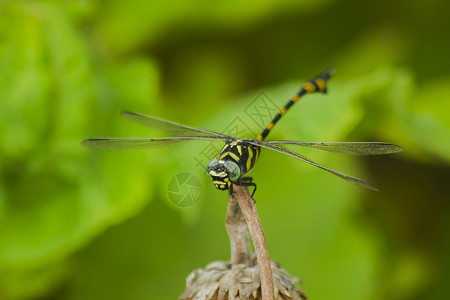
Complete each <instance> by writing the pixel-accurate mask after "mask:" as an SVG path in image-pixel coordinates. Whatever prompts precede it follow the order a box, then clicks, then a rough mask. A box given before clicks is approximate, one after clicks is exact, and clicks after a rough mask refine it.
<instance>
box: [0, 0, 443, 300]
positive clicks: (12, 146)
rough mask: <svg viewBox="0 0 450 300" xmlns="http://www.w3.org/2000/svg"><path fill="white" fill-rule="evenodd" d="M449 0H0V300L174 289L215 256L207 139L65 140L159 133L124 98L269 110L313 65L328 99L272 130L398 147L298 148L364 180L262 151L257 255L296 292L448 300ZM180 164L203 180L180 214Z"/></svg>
mask: <svg viewBox="0 0 450 300" xmlns="http://www.w3.org/2000/svg"><path fill="white" fill-rule="evenodd" d="M448 11H450V2H448V1H444V0H442V1H438V0H429V1H406V0H399V1H389V0H381V1H365V2H363V1H356V0H348V1H333V0H320V1H317V0H302V1H291V0H283V1H275V0H262V1H247V2H240V1H216V2H205V1H169V2H162V1H161V2H158V1H143V0H130V1H120V0H110V1H82V0H78V1H75V0H74V1H69V0H67V1H5V0H3V1H1V2H0V176H1V177H0V299H176V298H177V297H178V296H179V295H181V293H182V292H183V290H184V287H185V278H186V277H187V275H188V274H189V273H190V272H191V271H193V270H194V269H196V268H203V267H204V266H205V265H207V264H208V263H210V262H212V261H214V260H227V259H229V256H230V252H229V251H230V250H229V244H228V243H229V241H228V237H227V234H226V231H225V226H224V221H225V214H226V205H227V197H226V194H225V193H223V192H220V191H217V190H215V188H214V187H213V185H212V184H211V183H210V182H209V180H208V178H207V177H206V175H205V174H204V170H203V169H202V168H199V167H198V166H196V164H195V161H194V159H193V158H194V157H195V156H196V155H198V153H199V152H200V151H202V150H203V149H204V147H205V144H204V143H203V142H197V143H186V144H184V145H182V144H179V145H174V146H171V147H169V148H165V149H154V150H130V151H101V150H92V149H86V148H84V147H82V146H81V145H80V142H81V141H82V140H84V139H85V138H88V137H95V136H111V137H114V136H151V135H153V136H156V135H159V134H160V133H157V132H151V131H149V130H147V129H145V128H142V127H140V126H137V125H135V124H132V123H131V122H129V121H127V120H124V119H123V118H121V117H120V115H119V113H120V111H122V110H133V111H138V112H142V113H145V114H149V115H153V116H159V117H161V118H165V119H169V120H174V121H178V122H180V123H185V124H189V125H192V126H197V127H201V128H206V129H211V130H215V131H221V130H222V129H224V128H225V127H226V126H227V125H228V124H229V123H230V122H231V120H233V119H234V118H235V117H236V116H240V115H242V113H243V111H244V110H245V108H246V107H247V106H248V105H249V104H250V103H252V101H253V100H254V99H255V98H256V97H257V96H258V95H259V93H260V92H264V93H265V95H267V96H268V97H269V98H270V99H271V100H272V101H273V102H274V103H276V104H277V105H278V106H279V107H281V106H283V105H284V103H285V102H286V101H287V99H288V98H289V97H290V96H291V95H292V94H293V93H295V92H296V91H297V89H298V88H299V87H300V85H301V84H302V83H303V82H304V80H307V79H309V78H310V77H312V76H314V75H316V74H317V73H319V72H321V71H322V70H323V69H325V68H326V67H328V66H334V67H335V68H336V73H335V74H334V77H333V79H332V80H331V81H330V84H329V93H328V94H327V95H326V96H323V95H309V96H308V97H307V98H305V99H304V101H301V102H300V103H299V104H297V105H296V106H295V107H294V108H293V109H292V111H290V112H289V113H288V114H287V115H286V117H285V118H283V120H282V121H281V122H280V123H279V124H278V125H277V127H275V129H274V131H273V132H272V133H271V135H270V136H269V138H271V139H293V140H311V141H386V142H391V143H395V144H399V145H402V146H403V147H404V148H405V152H404V153H401V154H396V155H389V156H384V157H364V158H361V157H348V156H345V155H340V154H329V153H324V152H320V151H309V150H308V151H303V152H301V153H302V154H306V155H307V156H309V157H310V158H312V159H314V160H316V161H317V162H318V163H322V164H324V165H326V166H329V167H332V168H335V169H338V170H340V171H343V172H345V173H348V174H352V175H355V176H358V177H361V178H362V179H365V180H367V181H369V182H370V183H373V184H374V185H376V186H378V187H379V188H380V190H381V192H379V193H375V192H371V191H366V190H364V189H362V188H360V187H357V186H354V185H352V184H349V183H347V182H345V181H343V180H341V179H339V178H335V177H334V176H332V175H330V174H327V173H326V172H323V171H321V170H319V169H316V168H313V167H311V166H309V165H306V164H303V163H301V162H299V161H296V160H293V159H291V158H288V157H285V156H283V155H280V154H277V153H269V151H264V150H263V153H262V155H261V157H260V160H259V162H258V164H257V166H256V168H255V169H254V170H253V171H252V176H253V177H254V178H255V181H256V182H257V183H258V192H257V193H256V200H257V207H258V210H259V213H260V217H261V220H262V223H263V226H264V229H265V233H266V238H267V243H268V247H269V251H270V254H271V257H272V258H273V259H274V260H276V261H278V262H279V263H280V264H281V265H282V266H283V267H284V268H285V269H286V270H287V271H288V272H289V273H290V274H291V275H293V276H297V277H299V278H301V279H302V281H303V283H302V284H301V288H302V289H303V290H304V291H305V292H306V294H307V295H308V296H309V297H310V299H398V300H400V299H401V300H404V299H450V284H449V278H450V274H449V273H450V272H449V270H450V213H449V210H450V203H449V200H450V184H449V183H450V117H449V113H450V101H449V100H450V75H449V72H448V70H449V69H450V59H449V53H450V19H449V18H448V13H447V12H448ZM257 130H260V128H257ZM295 150H299V151H300V150H305V149H295ZM306 150H307V149H306ZM182 172H189V173H192V174H195V176H197V177H198V178H199V179H200V180H201V181H202V196H201V199H200V200H199V201H198V202H197V203H196V204H195V205H194V206H191V207H188V208H179V207H177V206H176V205H174V204H172V202H171V201H170V200H169V198H168V194H167V192H168V190H167V186H168V183H169V181H170V179H171V178H173V176H175V175H176V174H179V173H182Z"/></svg>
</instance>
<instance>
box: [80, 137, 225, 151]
mask: <svg viewBox="0 0 450 300" xmlns="http://www.w3.org/2000/svg"><path fill="white" fill-rule="evenodd" d="M223 139H224V138H222V137H217V136H182V137H164V138H93V139H87V140H85V141H83V142H82V143H81V144H82V145H83V146H85V147H89V148H96V149H142V148H157V147H165V146H168V145H172V144H175V143H180V142H184V141H192V140H197V141H198V140H205V141H210V140H223Z"/></svg>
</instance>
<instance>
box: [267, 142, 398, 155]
mask: <svg viewBox="0 0 450 300" xmlns="http://www.w3.org/2000/svg"><path fill="white" fill-rule="evenodd" d="M264 143H265V144H270V145H277V146H281V145H299V146H306V147H312V148H317V149H320V150H325V151H329V152H338V153H345V154H352V155H380V154H391V153H398V152H402V151H403V148H402V147H400V146H397V145H394V144H388V143H382V142H370V143H366V142H350V143H322V142H301V141H265V142H264Z"/></svg>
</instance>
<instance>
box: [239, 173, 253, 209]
mask: <svg viewBox="0 0 450 300" xmlns="http://www.w3.org/2000/svg"><path fill="white" fill-rule="evenodd" d="M235 184H236V185H240V186H252V187H254V190H253V192H252V199H253V201H255V199H254V198H253V196H254V195H255V192H256V183H254V182H253V178H252V177H242V178H240V179H239V181H238V182H236V183H235ZM255 203H256V201H255Z"/></svg>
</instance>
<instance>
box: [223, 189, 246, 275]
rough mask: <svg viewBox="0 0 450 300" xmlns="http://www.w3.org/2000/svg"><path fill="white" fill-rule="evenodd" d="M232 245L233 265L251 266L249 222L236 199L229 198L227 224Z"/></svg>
mask: <svg viewBox="0 0 450 300" xmlns="http://www.w3.org/2000/svg"><path fill="white" fill-rule="evenodd" d="M225 226H226V227H227V232H228V236H229V237H230V243H231V264H233V265H238V264H245V265H246V266H250V265H251V261H252V259H251V257H252V253H251V249H250V237H249V235H248V227H247V222H246V221H245V218H244V216H243V215H242V211H241V208H240V207H239V203H238V202H237V199H236V198H235V197H231V196H230V197H229V198H228V211H227V219H226V222H225Z"/></svg>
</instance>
